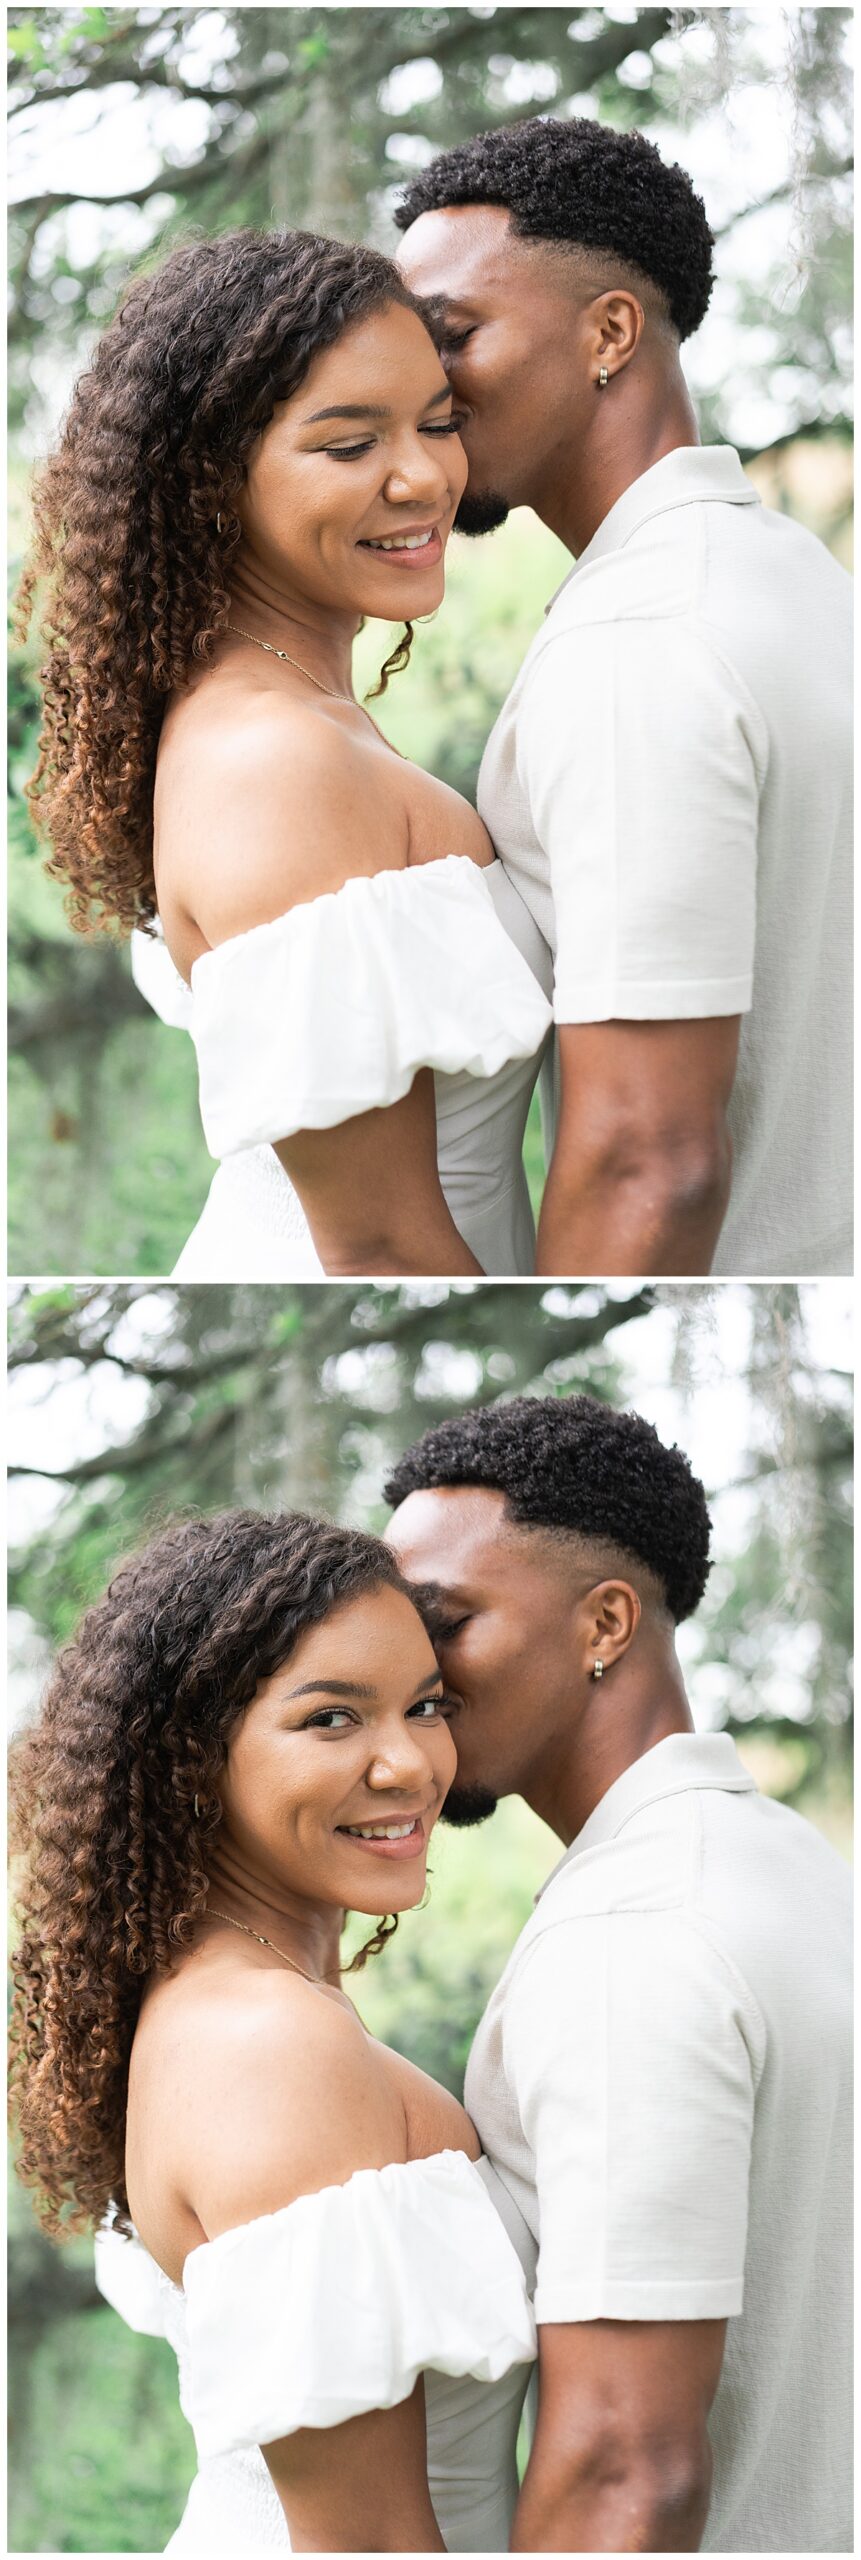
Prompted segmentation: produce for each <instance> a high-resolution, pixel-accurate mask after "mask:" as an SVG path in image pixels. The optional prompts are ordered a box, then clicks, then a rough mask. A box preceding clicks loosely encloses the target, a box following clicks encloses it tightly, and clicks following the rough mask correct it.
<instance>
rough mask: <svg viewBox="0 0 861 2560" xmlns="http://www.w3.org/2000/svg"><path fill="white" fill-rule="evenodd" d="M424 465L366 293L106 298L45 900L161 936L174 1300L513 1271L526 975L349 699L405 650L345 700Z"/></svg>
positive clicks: (413, 366)
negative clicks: (193, 1152)
mask: <svg viewBox="0 0 861 2560" xmlns="http://www.w3.org/2000/svg"><path fill="white" fill-rule="evenodd" d="M456 430H457V421H456V419H455V418H454V416H453V414H452V406H451V393H450V389H449V386H448V384H447V381H446V377H445V374H444V372H443V368H442V365H441V363H440V358H439V354H438V351H437V346H436V344H435V340H434V336H433V333H432V327H431V322H430V319H429V315H428V313H427V311H426V310H424V309H423V308H422V306H421V305H420V304H419V303H417V302H416V300H415V299H414V297H413V296H412V295H411V294H410V293H409V291H408V289H407V287H406V285H405V284H404V283H403V281H402V279H401V277H400V276H399V274H398V270H397V268H396V267H394V266H393V265H392V264H391V263H390V261H389V260H388V259H386V258H383V257H381V256H379V255H378V254H377V253H376V251H373V250H370V249H362V248H356V247H350V246H347V245H345V244H344V243H342V242H338V241H333V240H322V239H317V238H315V237H313V236H312V235H311V234H309V233H305V232H274V233H255V232H251V231H242V232H235V233H228V234H226V235H225V236H223V237H221V238H219V239H214V240H208V241H196V242H194V243H193V244H192V245H191V246H190V247H187V248H183V249H179V250H177V251H175V252H174V253H173V255H172V256H171V257H170V258H168V259H167V261H166V263H165V264H164V265H163V266H162V267H160V268H159V269H158V270H157V271H156V272H155V273H153V274H151V275H149V276H147V277H146V278H145V280H144V281H143V282H141V283H138V284H137V285H136V286H135V287H134V289H133V290H132V291H131V292H130V293H129V295H128V296H127V298H126V301H125V303H124V304H123V306H122V309H121V310H120V311H119V313H118V314H117V317H116V319H115V320H114V322H113V324H112V326H111V327H110V328H109V329H108V330H107V331H106V333H105V336H104V337H103V339H102V340H101V342H100V345H99V346H98V348H97V351H96V354H95V358H94V361H93V365H92V368H91V370H90V371H89V372H88V373H86V374H85V375H84V376H83V377H82V379H81V381H80V382H79V383H78V386H77V390H76V392H75V395H74V398H73V401H72V406H71V410H70V413H69V418H68V421H67V424H66V427H65V431H64V434H63V437H62V441H61V443H60V446H59V449H58V451H57V453H56V454H55V456H54V458H53V460H52V461H51V462H50V463H49V465H48V466H47V469H46V471H45V473H44V475H43V478H42V482H41V485H40V488H39V490H38V492H37V499H36V520H37V545H36V551H35V554H34V559H33V563H32V566H31V569H30V570H29V572H28V574H27V577H26V579H25V582H24V612H25V614H26V611H27V610H28V608H29V600H30V598H31V596H32V593H33V590H34V586H35V583H36V581H37V579H38V578H39V577H40V576H43V575H44V576H46V577H47V579H48V581H49V589H50V601H49V607H48V633H49V657H48V664H47V670H46V673H45V726H44V729H43V734H42V740H41V753H40V761H39V765H38V767H37V771H36V774H35V776H34V780H33V783H32V785H31V797H32V801H33V805H34V808H35V809H36V811H37V813H38V815H39V817H40V819H41V821H42V823H44V824H45V825H46V827H47V828H48V830H49V832H50V838H51V845H52V853H51V859H50V862H49V865H48V867H49V869H50V870H51V871H53V872H54V873H55V874H56V875H57V876H59V877H61V878H64V879H65V880H66V881H67V882H68V883H69V885H70V887H71V892H72V897H71V907H70V912H71V915H72V918H73V921H74V922H75V923H76V924H77V925H79V926H80V927H81V928H82V929H86V928H87V927H88V926H90V925H92V923H93V922H95V923H97V924H99V923H101V924H113V925H119V926H121V927H123V928H124V929H129V928H132V927H135V926H138V927H139V926H144V927H151V926H152V923H153V920H154V919H155V918H156V917H158V919H159V920H160V924H161V928H162V931H163V936H164V943H165V945H166V950H165V949H164V948H162V949H161V950H159V949H158V948H156V947H155V946H154V945H153V944H152V942H149V943H146V942H145V943H144V944H143V947H141V941H140V937H138V944H137V948H138V962H137V974H138V978H139V983H140V984H141V986H142V987H143V989H144V991H145V992H146V993H147V994H148V995H150V997H151V998H152V1000H153V1001H154V1002H155V1003H156V1005H157V1007H158V1009H159V1010H161V1011H163V1012H164V1013H166V1015H167V1018H168V1019H173V1020H185V1021H187V1023H188V1026H189V1028H190V1029H191V1031H192V1033H193V1037H194V1040H195V1044H196V1048H197V1055H198V1063H199V1070H200V1085H201V1108H202V1115H203V1122H204V1128H205V1132H206V1136H207V1141H208V1144H209V1146H210V1149H211V1152H212V1153H213V1154H214V1155H216V1156H218V1157H220V1158H224V1159H226V1161H225V1162H224V1163H223V1164H222V1165H221V1168H220V1170H219V1172H218V1173H217V1174H216V1176H215V1180H214V1182H213V1186H212V1190H211V1193H210V1197H209V1201H208V1204H207V1207H206V1209H205V1211H204V1214H203V1217H202V1218H201V1220H200V1221H199V1223H198V1225H197V1227H196V1228H195V1230H194V1234H193V1235H192V1237H191V1238H190V1240H189V1242H188V1244H187V1245H186V1247H185V1249H184V1252H183V1254H182V1256H181V1258H180V1262H179V1264H178V1265H177V1271H178V1273H179V1274H181V1275H182V1276H183V1277H184V1278H194V1279H216V1278H219V1279H240V1278H245V1279H278V1278H285V1277H310V1276H313V1275H314V1274H315V1273H317V1274H318V1273H319V1272H320V1271H321V1270H323V1269H325V1270H326V1271H329V1272H334V1273H346V1272H355V1271H359V1272H362V1273H364V1272H398V1273H406V1272H435V1273H443V1274H452V1273H461V1272H462V1273H467V1272H475V1271H477V1270H481V1269H485V1270H489V1271H496V1272H518V1271H523V1270H528V1269H530V1268H531V1261H532V1249H533V1243H534V1238H533V1234H532V1222H531V1216H530V1210H529V1201H528V1195H527V1192H526V1187H525V1181H524V1176H523V1170H522V1164H521V1145H522V1138H523V1129H524V1125H525V1119H526V1113H527V1109H528V1104H529V1097H530V1093H531V1090H532V1086H533V1084H534V1081H535V1075H536V1072H537V1066H538V1061H539V1056H540V1052H541V1049H542V1044H543V1042H544V1040H545V1038H546V1034H547V1031H548V1026H549V1021H550V1008H549V1004H548V1002H547V986H548V971H549V956H548V954H547V953H546V951H545V949H544V946H543V943H542V941H541V937H540V936H539V935H538V933H537V931H536V928H535V927H534V925H533V924H532V921H531V918H530V917H529V916H528V914H527V912H526V909H525V908H524V907H523V905H522V903H521V901H520V899H519V898H518V896H517V894H516V892H515V891H514V890H512V888H511V886H510V884H509V882H508V881H507V879H506V877H505V875H504V873H503V872H502V870H501V867H500V865H499V864H498V863H496V862H495V861H494V857H493V846H492V844H491V842H490V839H489V837H488V835H487V833H486V830H485V828H484V827H483V826H482V824H481V821H480V819H479V818H478V817H477V816H476V814H475V811H474V810H473V809H471V808H470V807H468V805H467V804H466V802H464V801H463V800H461V799H460V798H459V796H458V794H457V793H456V792H454V791H451V790H450V789H449V788H448V786H447V785H446V784H444V783H441V782H439V781H436V780H435V779H434V777H433V776H432V775H430V774H426V773H423V772H420V771H419V770H418V769H417V768H416V767H415V766H413V765H411V764H409V763H407V762H406V761H405V760H404V759H403V758H402V757H401V756H399V755H398V754H397V753H396V751H395V750H394V749H393V748H392V747H390V746H389V745H388V744H387V742H386V741H385V739H384V738H383V737H382V735H381V733H380V731H379V730H378V729H377V728H376V726H375V724H374V721H373V719H372V716H371V714H370V713H369V712H368V711H367V710H365V709H364V708H363V707H362V706H361V705H359V704H358V703H357V702H356V700H355V698H354V695H353V690H352V679H351V672H350V658H351V649H352V643H353V640H354V638H355V635H356V632H357V631H358V630H359V629H360V628H361V624H362V621H363V618H364V617H365V616H366V615H368V614H370V615H378V616H380V617H381V618H382V619H383V620H386V621H388V620H390V619H395V620H396V619H398V618H399V617H401V616H405V617H406V634H405V638H404V640H403V641H402V642H401V644H400V645H399V647H398V648H396V649H395V650H394V651H393V652H392V653H391V655H390V656H389V658H387V660H386V664H385V666H384V668H383V671H382V676H381V680H380V684H379V686H378V687H377V691H378V692H379V691H382V690H383V689H384V687H385V684H386V682H387V680H388V675H389V673H390V672H391V671H392V669H393V668H395V667H398V666H401V665H403V664H404V663H405V661H406V657H407V655H408V652H409V643H410V641H411V639H412V621H413V617H414V616H416V615H424V614H427V613H430V612H433V611H434V609H435V608H436V606H438V605H439V603H440V602H441V599H442V595H443V589H444V554H445V546H446V542H447V539H448V534H449V531H450V528H451V524H452V520H453V516H454V512H455V508H456V506H457V502H458V499H459V497H460V494H461V491H462V489H463V486H464V482H465V478H466V461H465V457H464V454H463V450H462V447H461V445H460V442H459V438H458V435H457V431H456ZM539 980H541V981H542V983H539ZM431 1070H435V1071H436V1073H437V1075H438V1077H439V1079H440V1081H439V1082H438V1084H437V1088H436V1114H435V1109H434V1101H435V1095H434V1085H433V1077H432V1074H431ZM437 1123H438V1126H437Z"/></svg>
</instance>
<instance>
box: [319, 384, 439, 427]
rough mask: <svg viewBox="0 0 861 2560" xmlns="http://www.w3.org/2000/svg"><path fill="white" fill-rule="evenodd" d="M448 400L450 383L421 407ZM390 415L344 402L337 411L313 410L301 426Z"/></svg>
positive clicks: (379, 410)
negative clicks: (322, 421) (327, 421)
mask: <svg viewBox="0 0 861 2560" xmlns="http://www.w3.org/2000/svg"><path fill="white" fill-rule="evenodd" d="M450 399H451V384H450V382H444V383H443V385H442V388H441V390H439V391H434V392H432V393H431V397H430V399H429V400H426V401H425V402H424V404H423V405H424V407H425V408H426V409H436V408H438V407H439V403H440V401H441V400H450ZM391 415H392V412H391V409H379V408H374V407H372V406H371V404H370V403H368V404H366V405H365V406H364V407H360V406H359V405H358V404H357V402H355V401H353V402H347V401H345V402H344V403H343V404H342V406H341V407H339V408H337V409H315V410H314V411H313V414H312V416H311V417H310V418H303V420H302V424H303V427H317V426H319V424H320V420H321V418H390V417H391Z"/></svg>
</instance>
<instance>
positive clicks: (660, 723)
mask: <svg viewBox="0 0 861 2560" xmlns="http://www.w3.org/2000/svg"><path fill="white" fill-rule="evenodd" d="M766 761H767V742H766V737H765V730H764V724H763V722H762V720H761V716H760V714H759V712H758V710H757V708H756V705H755V704H754V703H753V701H752V699H751V697H750V695H749V694H748V691H747V688H746V686H745V685H744V683H743V681H742V679H741V678H740V677H739V676H738V675H737V674H736V672H735V671H734V670H733V669H732V667H730V666H729V665H728V664H726V663H725V662H724V661H723V659H722V658H721V657H720V656H719V654H718V652H717V649H716V647H715V646H714V645H713V643H712V642H711V640H710V639H707V638H705V637H703V636H702V635H701V634H700V633H699V632H698V631H697V630H696V629H693V628H692V627H691V624H690V622H689V621H687V620H683V619H682V618H681V617H678V616H668V617H667V618H666V619H664V620H662V619H660V618H655V619H653V620H647V619H642V620H630V621H614V622H607V623H606V624H600V625H597V626H594V625H593V626H589V627H585V628H584V627H583V626H582V625H578V626H576V627H575V628H573V629H568V630H562V631H560V632H558V633H556V634H555V635H554V636H552V637H551V638H549V639H548V642H547V645H546V647H545V648H544V649H543V650H542V651H541V652H540V653H539V655H538V657H537V658H536V661H535V666H534V669H533V670H532V672H531V674H530V676H529V678H528V681H527V684H526V687H525V690H524V695H523V699H522V703H521V708H520V713H519V717H518V724H517V763H518V772H519V778H520V784H521V788H522V790H523V791H524V793H525V795H526V799H527V803H528V806H529V810H530V814H531V819H532V824H533V827H534V830H535V833H536V835H537V837H538V841H539V843H540V845H541V847H542V849H543V852H544V855H545V858H546V861H547V864H548V868H549V874H550V887H551V893H552V899H553V907H554V913H555V919H556V983H555V992H554V1012H555V1016H556V1020H557V1022H609V1021H611V1020H613V1019H615V1018H620V1019H622V1020H629V1021H632V1022H641V1021H643V1022H645V1021H675V1020H688V1019H698V1018H705V1017H707V1016H709V1015H713V1014H733V1013H744V1012H746V1011H747V1010H748V1008H749V1006H750V1003H751V994H752V983H753V956H754V939H755V928H756V875H757V843H758V825H759V797H760V790H761V785H762V780H763V778H764V770H765V764H766Z"/></svg>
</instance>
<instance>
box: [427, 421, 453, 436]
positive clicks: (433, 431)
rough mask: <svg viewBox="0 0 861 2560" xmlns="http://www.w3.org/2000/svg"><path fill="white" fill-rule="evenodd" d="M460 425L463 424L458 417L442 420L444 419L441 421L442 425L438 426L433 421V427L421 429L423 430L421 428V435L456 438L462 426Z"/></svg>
mask: <svg viewBox="0 0 861 2560" xmlns="http://www.w3.org/2000/svg"><path fill="white" fill-rule="evenodd" d="M462 423H463V422H462V419H461V418H460V417H457V418H454V417H452V418H444V419H443V421H442V424H441V425H440V424H438V423H437V421H436V420H435V421H434V424H433V426H432V427H423V428H422V435H423V436H456V435H457V431H458V428H459V427H460V426H461V425H462Z"/></svg>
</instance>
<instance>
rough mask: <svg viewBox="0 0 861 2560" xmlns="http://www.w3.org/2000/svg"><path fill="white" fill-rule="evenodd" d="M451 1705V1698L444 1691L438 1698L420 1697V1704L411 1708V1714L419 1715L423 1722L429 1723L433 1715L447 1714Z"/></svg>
mask: <svg viewBox="0 0 861 2560" xmlns="http://www.w3.org/2000/svg"><path fill="white" fill-rule="evenodd" d="M451 1705H452V1700H451V1698H447V1697H446V1696H445V1695H444V1694H443V1693H441V1694H440V1696H439V1697H437V1698H420V1699H419V1701H418V1705H417V1706H415V1707H411V1708H410V1715H411V1716H418V1717H419V1718H420V1720H421V1723H422V1724H429V1723H430V1720H431V1717H432V1716H444V1715H446V1714H447V1712H448V1710H449V1709H450V1707H451Z"/></svg>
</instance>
